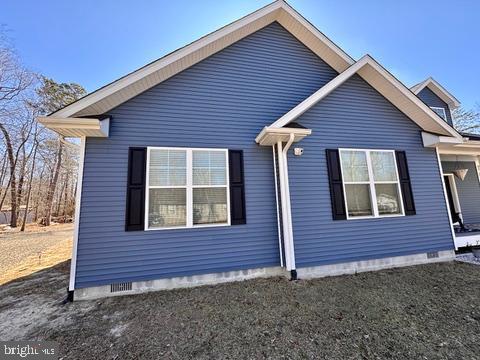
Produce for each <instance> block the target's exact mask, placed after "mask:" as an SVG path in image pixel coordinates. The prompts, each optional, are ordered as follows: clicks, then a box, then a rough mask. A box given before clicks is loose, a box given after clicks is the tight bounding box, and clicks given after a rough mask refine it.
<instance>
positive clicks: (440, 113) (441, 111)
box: [430, 107, 447, 120]
mask: <svg viewBox="0 0 480 360" xmlns="http://www.w3.org/2000/svg"><path fill="white" fill-rule="evenodd" d="M430 109H432V110H433V111H435V112H436V113H437V115H438V116H440V117H441V118H442V119H443V120H447V119H446V116H445V109H444V108H439V107H432V108H430Z"/></svg>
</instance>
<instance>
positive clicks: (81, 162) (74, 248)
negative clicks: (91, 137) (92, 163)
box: [68, 137, 87, 291]
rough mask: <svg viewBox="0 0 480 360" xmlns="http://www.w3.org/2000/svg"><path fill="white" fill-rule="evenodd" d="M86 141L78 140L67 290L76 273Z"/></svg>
mask: <svg viewBox="0 0 480 360" xmlns="http://www.w3.org/2000/svg"><path fill="white" fill-rule="evenodd" d="M86 142H87V139H86V138H85V137H82V138H81V139H80V154H79V159H78V175H77V176H78V177H77V193H76V195H75V219H74V220H75V223H74V227H73V246H72V260H71V261H70V281H69V285H68V290H70V291H72V290H74V289H75V275H76V273H77V249H78V234H79V230H80V208H81V202H82V189H83V165H84V163H85V145H86Z"/></svg>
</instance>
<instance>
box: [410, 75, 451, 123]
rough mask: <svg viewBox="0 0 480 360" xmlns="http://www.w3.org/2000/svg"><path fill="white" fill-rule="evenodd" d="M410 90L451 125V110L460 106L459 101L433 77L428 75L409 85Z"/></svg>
mask: <svg viewBox="0 0 480 360" xmlns="http://www.w3.org/2000/svg"><path fill="white" fill-rule="evenodd" d="M410 90H412V92H413V93H414V94H415V95H417V96H418V97H419V98H420V100H422V101H423V102H424V103H425V104H427V105H428V106H429V107H430V108H431V109H432V110H433V111H435V113H437V115H438V116H440V118H442V119H443V120H445V121H446V122H447V123H449V124H450V125H452V126H453V121H452V111H453V110H455V109H456V108H457V107H459V106H460V102H459V101H458V100H457V99H456V98H455V97H454V96H453V95H452V94H450V93H449V92H448V91H447V90H446V89H445V88H444V87H443V86H442V85H440V84H439V83H438V82H437V81H436V80H435V79H433V78H432V77H429V78H428V79H426V80H425V81H422V82H421V83H419V84H417V85H415V86H413V87H411V88H410Z"/></svg>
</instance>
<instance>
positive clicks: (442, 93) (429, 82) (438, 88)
mask: <svg viewBox="0 0 480 360" xmlns="http://www.w3.org/2000/svg"><path fill="white" fill-rule="evenodd" d="M426 87H428V88H429V89H430V90H432V92H433V93H434V94H435V95H437V96H438V97H439V98H440V99H442V100H443V101H445V103H447V105H448V106H449V107H450V109H455V108H457V107H459V106H460V101H458V100H457V98H456V97H455V96H453V95H452V94H450V93H449V92H448V91H447V89H445V88H444V87H443V86H442V85H440V83H439V82H438V81H436V80H435V79H434V78H432V77H429V78H428V79H425V80H424V81H422V82H421V83H419V84H417V85H414V86H412V87H411V88H410V90H411V91H412V92H413V93H414V94H415V95H417V94H418V93H420V91H422V90H423V89H424V88H426Z"/></svg>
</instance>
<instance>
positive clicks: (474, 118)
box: [452, 103, 480, 134]
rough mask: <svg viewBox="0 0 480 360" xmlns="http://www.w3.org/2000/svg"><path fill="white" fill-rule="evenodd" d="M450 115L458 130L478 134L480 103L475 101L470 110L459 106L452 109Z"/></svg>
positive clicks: (479, 128) (479, 131) (479, 129)
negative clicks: (473, 106)
mask: <svg viewBox="0 0 480 360" xmlns="http://www.w3.org/2000/svg"><path fill="white" fill-rule="evenodd" d="M452 116H453V124H454V126H455V129H457V130H458V131H462V132H466V133H473V134H480V104H478V103H477V104H476V105H475V108H474V109H470V110H466V109H464V108H462V107H459V108H457V109H455V110H454V111H453V113H452Z"/></svg>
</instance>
